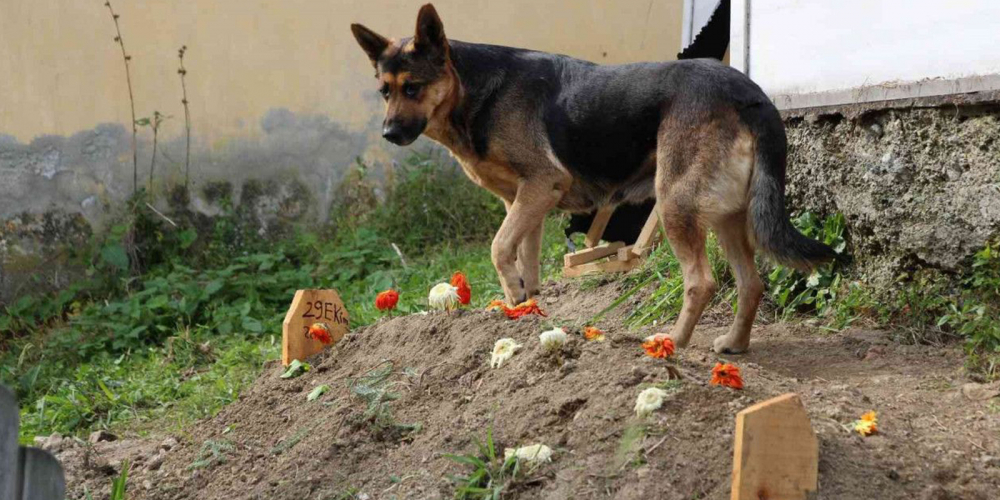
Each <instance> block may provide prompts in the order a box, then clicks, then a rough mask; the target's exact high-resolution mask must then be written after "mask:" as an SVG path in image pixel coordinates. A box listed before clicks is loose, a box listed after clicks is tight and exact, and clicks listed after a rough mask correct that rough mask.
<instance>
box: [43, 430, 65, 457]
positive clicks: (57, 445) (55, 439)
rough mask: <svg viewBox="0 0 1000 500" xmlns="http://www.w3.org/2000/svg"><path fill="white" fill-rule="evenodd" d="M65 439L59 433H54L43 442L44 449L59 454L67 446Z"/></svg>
mask: <svg viewBox="0 0 1000 500" xmlns="http://www.w3.org/2000/svg"><path fill="white" fill-rule="evenodd" d="M65 441H66V440H65V439H63V437H62V435H60V434H59V433H58V432H56V433H53V434H52V435H51V436H49V437H47V438H45V441H43V442H42V449H43V450H45V451H48V452H51V453H58V452H59V451H60V450H62V449H63V445H65Z"/></svg>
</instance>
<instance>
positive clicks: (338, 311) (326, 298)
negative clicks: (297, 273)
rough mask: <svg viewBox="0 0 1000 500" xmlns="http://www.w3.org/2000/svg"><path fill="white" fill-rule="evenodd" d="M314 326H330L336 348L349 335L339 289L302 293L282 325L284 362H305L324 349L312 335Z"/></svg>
mask: <svg viewBox="0 0 1000 500" xmlns="http://www.w3.org/2000/svg"><path fill="white" fill-rule="evenodd" d="M314 323H326V324H327V325H329V326H330V336H331V337H332V339H333V342H332V343H331V344H330V345H335V344H336V343H337V342H339V341H340V339H342V338H343V337H344V335H346V334H347V330H348V315H347V309H345V308H344V302H343V301H342V300H340V295H338V294H337V291H336V290H299V291H297V292H295V297H294V298H293V299H292V305H291V306H289V308H288V312H287V313H286V314H285V321H283V322H282V324H281V326H282V328H281V330H282V331H281V334H282V339H281V363H282V364H283V365H285V366H288V365H289V364H291V362H292V361H293V360H296V359H298V360H300V361H301V360H304V359H306V358H308V357H309V356H312V355H313V354H316V353H318V352H320V351H322V350H323V348H325V347H326V346H324V345H323V343H322V342H320V341H319V340H316V339H314V338H312V337H310V336H309V327H310V326H312V325H313V324H314Z"/></svg>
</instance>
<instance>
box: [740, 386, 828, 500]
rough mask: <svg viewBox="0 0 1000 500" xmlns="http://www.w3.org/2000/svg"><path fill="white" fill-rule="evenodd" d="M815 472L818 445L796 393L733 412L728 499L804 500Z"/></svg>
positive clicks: (814, 481) (814, 480) (812, 488)
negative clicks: (731, 464) (730, 487)
mask: <svg viewBox="0 0 1000 500" xmlns="http://www.w3.org/2000/svg"><path fill="white" fill-rule="evenodd" d="M818 472H819V444H818V442H817V441H816V433H815V432H813V429H812V423H811V422H810V421H809V415H808V414H807V413H806V409H805V407H803V406H802V400H801V399H799V396H798V394H785V395H782V396H778V397H776V398H772V399H769V400H767V401H764V402H762V403H758V404H755V405H753V406H751V407H749V408H746V409H745V410H743V411H741V412H739V413H738V414H736V443H735V446H734V447H733V489H732V495H731V497H730V498H731V499H732V500H800V499H801V500H805V499H806V498H811V497H810V494H811V492H815V491H816V488H817V476H818Z"/></svg>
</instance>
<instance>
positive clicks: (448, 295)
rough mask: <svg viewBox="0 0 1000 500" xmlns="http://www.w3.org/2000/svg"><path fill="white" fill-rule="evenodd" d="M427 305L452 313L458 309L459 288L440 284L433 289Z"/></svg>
mask: <svg viewBox="0 0 1000 500" xmlns="http://www.w3.org/2000/svg"><path fill="white" fill-rule="evenodd" d="M427 303H428V304H430V306H431V307H433V308H434V309H444V310H447V311H450V310H452V309H454V308H456V307H458V288H457V287H454V286H451V285H450V284H448V283H438V284H436V285H434V288H431V293H430V294H429V295H428V296H427Z"/></svg>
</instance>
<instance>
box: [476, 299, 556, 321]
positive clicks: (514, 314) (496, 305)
mask: <svg viewBox="0 0 1000 500" xmlns="http://www.w3.org/2000/svg"><path fill="white" fill-rule="evenodd" d="M494 309H500V310H501V311H503V313H504V314H506V315H507V317H508V318H510V319H517V318H520V317H522V316H527V315H529V314H537V315H539V316H545V312H544V311H542V309H541V308H540V307H538V302H536V301H535V299H528V300H526V301H524V302H521V303H520V304H518V305H516V306H514V307H510V306H508V305H507V304H505V303H504V301H502V300H494V301H492V302H490V305H488V306H486V310H487V311H492V310H494Z"/></svg>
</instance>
